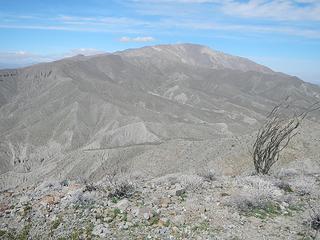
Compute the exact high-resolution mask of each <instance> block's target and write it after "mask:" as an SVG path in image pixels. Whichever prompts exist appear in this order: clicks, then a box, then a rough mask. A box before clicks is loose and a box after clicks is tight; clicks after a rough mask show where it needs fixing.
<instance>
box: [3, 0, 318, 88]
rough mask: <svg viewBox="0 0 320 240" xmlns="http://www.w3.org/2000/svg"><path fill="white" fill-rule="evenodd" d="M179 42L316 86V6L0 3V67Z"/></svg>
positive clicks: (293, 0)
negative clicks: (251, 62)
mask: <svg viewBox="0 0 320 240" xmlns="http://www.w3.org/2000/svg"><path fill="white" fill-rule="evenodd" d="M181 42H190V43H199V44H203V45H207V46H209V47H211V48H213V49H216V50H220V51H224V52H227V53H230V54H234V55H239V56H243V57H248V58H250V59H252V60H254V61H256V62H258V63H261V64H264V65H266V66H269V67H271V68H273V69H274V70H276V71H282V72H285V73H288V74H291V75H296V76H298V77H300V78H302V79H303V80H306V81H310V82H315V83H318V84H320V0H225V1H223V0H220V1H218V0H105V1H103V0H86V1H85V0H28V1H27V0H0V68H5V67H15V66H24V65H28V64H30V63H36V62H42V61H51V60H55V59H59V58H62V57H68V56H72V55H76V54H79V53H82V54H96V53H100V52H112V51H116V50H122V49H126V48H133V47H142V46H145V45H155V44H166V43H181Z"/></svg>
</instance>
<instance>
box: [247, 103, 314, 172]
mask: <svg viewBox="0 0 320 240" xmlns="http://www.w3.org/2000/svg"><path fill="white" fill-rule="evenodd" d="M319 108H320V106H319V102H317V103H315V104H313V105H311V106H310V107H309V108H308V109H307V110H304V111H302V113H300V114H296V113H295V111H294V109H292V110H291V111H290V112H294V113H293V114H291V113H290V114H288V113H286V112H287V111H288V109H290V105H289V104H288V103H287V100H286V101H285V102H282V103H280V104H279V105H277V106H275V107H274V108H273V109H272V111H271V112H270V113H269V115H268V116H267V118H266V121H265V122H264V124H263V125H262V127H261V128H260V129H259V131H258V134H257V137H256V140H255V142H254V145H253V152H252V157H253V163H254V167H255V170H256V172H257V173H258V174H268V172H269V170H270V168H271V167H272V166H273V165H274V164H275V163H276V162H277V161H278V160H279V156H280V152H281V151H283V150H284V149H285V148H286V147H287V146H288V144H289V142H290V141H291V139H292V138H293V137H294V136H295V135H296V134H297V128H298V127H299V126H300V124H301V122H302V120H303V119H304V118H305V117H306V116H307V115H308V113H310V112H312V111H315V110H318V109H319Z"/></svg>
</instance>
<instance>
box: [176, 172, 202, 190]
mask: <svg viewBox="0 0 320 240" xmlns="http://www.w3.org/2000/svg"><path fill="white" fill-rule="evenodd" d="M178 180H179V182H180V185H181V187H183V188H185V189H187V190H189V191H196V190H197V189H201V188H202V186H203V180H202V178H201V177H199V176H198V175H181V176H179V177H178Z"/></svg>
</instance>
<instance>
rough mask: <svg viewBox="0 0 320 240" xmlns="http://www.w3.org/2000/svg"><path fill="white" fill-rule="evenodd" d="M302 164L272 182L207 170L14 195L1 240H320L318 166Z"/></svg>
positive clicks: (1, 205)
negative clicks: (223, 174) (224, 174)
mask: <svg viewBox="0 0 320 240" xmlns="http://www.w3.org/2000/svg"><path fill="white" fill-rule="evenodd" d="M295 166H296V168H295V169H294V168H283V169H281V170H279V171H277V172H276V173H273V174H272V175H270V176H256V175H252V174H246V175H242V176H221V175H219V174H216V173H214V172H212V171H209V170H204V171H202V172H199V174H185V175H183V174H171V175H167V176H164V177H161V178H156V179H146V178H141V177H137V176H130V177H129V176H128V175H126V177H125V178H124V177H123V176H120V175H119V176H118V175H117V176H111V177H110V176H109V177H107V180H104V181H101V182H99V183H96V184H92V183H88V182H86V181H75V180H73V181H72V180H65V181H62V182H44V183H42V184H40V185H37V186H36V185H35V186H32V187H28V188H26V189H14V190H7V191H4V192H2V193H1V195H0V239H60V240H62V239H318V238H319V237H320V233H319V234H318V235H317V231H319V228H320V223H319V220H320V219H319V218H320V215H317V214H318V213H317V211H318V210H319V200H320V198H319V195H320V174H319V173H320V171H319V166H311V167H310V166H309V167H307V165H306V164H305V163H304V162H300V163H299V162H298V163H297V164H296V165H295ZM128 179H130V181H129V180H128Z"/></svg>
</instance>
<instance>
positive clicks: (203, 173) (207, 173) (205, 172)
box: [197, 168, 217, 182]
mask: <svg viewBox="0 0 320 240" xmlns="http://www.w3.org/2000/svg"><path fill="white" fill-rule="evenodd" d="M197 174H198V176H200V177H202V178H203V180H204V181H207V182H212V181H215V180H217V174H216V172H215V171H214V170H212V169H207V168H206V169H201V170H199V171H198V173H197Z"/></svg>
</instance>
